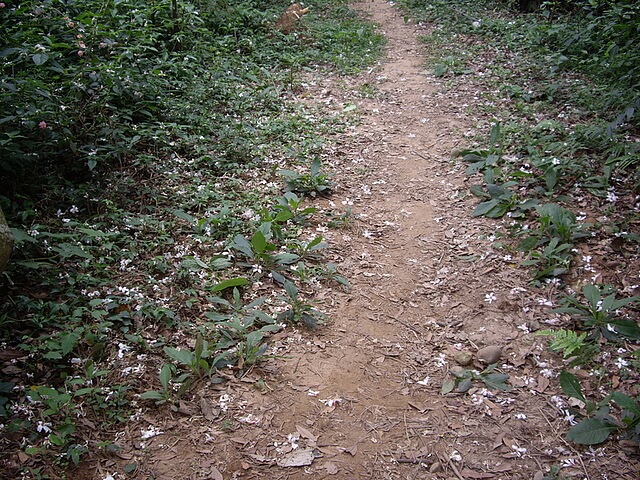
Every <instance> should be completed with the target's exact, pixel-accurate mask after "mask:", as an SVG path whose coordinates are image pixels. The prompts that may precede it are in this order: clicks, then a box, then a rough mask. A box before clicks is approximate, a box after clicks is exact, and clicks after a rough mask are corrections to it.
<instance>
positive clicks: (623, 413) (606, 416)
mask: <svg viewBox="0 0 640 480" xmlns="http://www.w3.org/2000/svg"><path fill="white" fill-rule="evenodd" d="M560 386H561V387H562V390H563V391H564V393H565V394H566V395H568V396H569V397H571V398H575V399H576V400H579V401H580V402H581V403H582V405H584V412H585V415H584V417H585V418H584V419H583V420H582V421H580V422H579V423H578V424H576V425H574V426H573V427H572V428H571V429H570V430H569V432H568V433H567V439H569V440H572V441H574V442H576V443H579V444H582V445H596V444H598V443H602V442H604V441H605V440H606V439H607V438H608V437H609V435H610V434H611V433H612V432H613V431H616V430H620V431H623V432H625V433H626V434H627V435H628V436H629V437H630V439H631V440H632V441H634V442H636V443H640V401H639V399H633V398H632V397H630V396H628V395H625V394H623V393H621V392H613V393H611V394H609V395H607V396H606V397H605V398H604V399H602V400H601V401H600V402H597V403H596V402H593V401H591V400H588V399H587V398H586V397H585V395H584V393H583V390H582V387H581V385H580V382H579V381H578V379H577V378H576V376H575V375H573V374H572V373H570V372H567V371H566V370H563V371H562V372H561V373H560ZM612 404H616V405H617V406H618V408H619V409H620V415H619V416H618V417H616V416H614V415H613V414H612Z"/></svg>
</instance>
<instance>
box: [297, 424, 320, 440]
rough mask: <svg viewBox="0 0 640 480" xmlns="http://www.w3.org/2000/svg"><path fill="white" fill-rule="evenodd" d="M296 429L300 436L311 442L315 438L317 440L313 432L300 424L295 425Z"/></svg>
mask: <svg viewBox="0 0 640 480" xmlns="http://www.w3.org/2000/svg"><path fill="white" fill-rule="evenodd" d="M296 430H297V431H298V433H299V434H300V436H301V437H303V438H306V439H307V440H311V441H312V442H315V441H316V440H318V437H316V436H315V435H314V434H313V433H311V432H310V431H309V430H307V429H306V428H304V427H301V426H300V425H296Z"/></svg>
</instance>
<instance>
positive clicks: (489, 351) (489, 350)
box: [477, 345, 502, 365]
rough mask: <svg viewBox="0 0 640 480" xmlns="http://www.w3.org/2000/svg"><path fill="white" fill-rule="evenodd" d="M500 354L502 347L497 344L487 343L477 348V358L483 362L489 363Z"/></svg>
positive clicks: (496, 359)
mask: <svg viewBox="0 0 640 480" xmlns="http://www.w3.org/2000/svg"><path fill="white" fill-rule="evenodd" d="M501 356H502V348H501V347H499V346H497V345H489V346H488V347H484V348H481V349H480V350H478V353H477V357H478V360H479V361H480V362H482V363H484V364H487V365H490V364H492V363H496V362H497V361H498V360H500V357H501Z"/></svg>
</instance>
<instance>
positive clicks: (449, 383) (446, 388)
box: [440, 380, 456, 395]
mask: <svg viewBox="0 0 640 480" xmlns="http://www.w3.org/2000/svg"><path fill="white" fill-rule="evenodd" d="M455 387H456V382H455V381H453V380H445V382H444V383H443V384H442V387H441V388H440V393H441V394H442V395H446V394H447V393H451V392H452V391H453V389H454V388H455Z"/></svg>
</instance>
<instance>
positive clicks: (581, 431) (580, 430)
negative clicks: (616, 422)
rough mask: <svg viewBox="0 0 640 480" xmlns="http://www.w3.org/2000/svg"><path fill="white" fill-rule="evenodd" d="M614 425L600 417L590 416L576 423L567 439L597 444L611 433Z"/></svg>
mask: <svg viewBox="0 0 640 480" xmlns="http://www.w3.org/2000/svg"><path fill="white" fill-rule="evenodd" d="M611 430H612V427H611V426H609V425H607V424H606V423H605V422H604V421H602V420H600V419H598V418H588V419H587V420H584V421H582V422H580V423H579V424H578V425H574V426H573V427H572V428H571V430H569V433H567V439H568V440H572V441H574V442H576V443H579V444H580V445H596V444H598V443H602V442H604V441H605V440H606V439H607V437H608V436H609V434H610V433H611Z"/></svg>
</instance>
